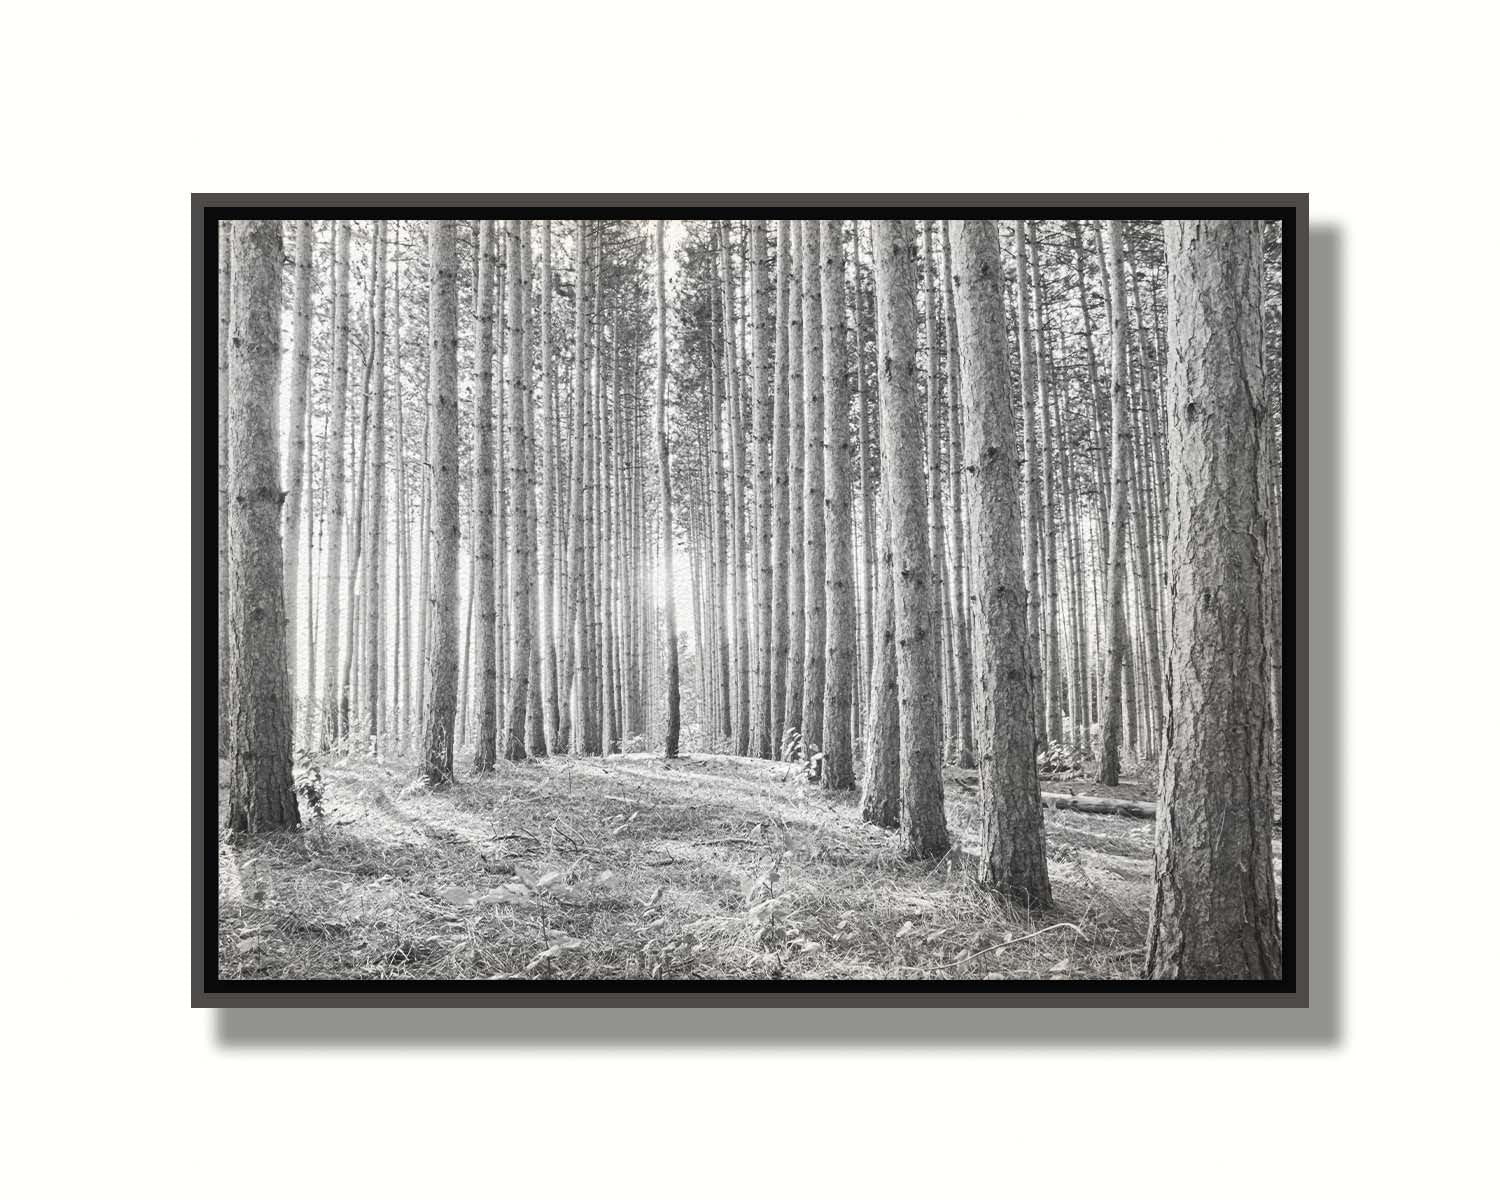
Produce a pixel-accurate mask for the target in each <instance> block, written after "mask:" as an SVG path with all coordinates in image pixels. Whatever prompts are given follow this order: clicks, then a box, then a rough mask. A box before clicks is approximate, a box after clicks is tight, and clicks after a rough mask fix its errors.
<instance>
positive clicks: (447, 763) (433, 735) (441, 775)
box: [422, 221, 458, 786]
mask: <svg viewBox="0 0 1500 1200" xmlns="http://www.w3.org/2000/svg"><path fill="white" fill-rule="evenodd" d="M429 237H430V262H431V272H430V274H431V279H430V283H429V291H428V307H429V311H430V313H431V317H430V335H429V336H430V338H431V350H430V361H431V366H430V367H429V370H428V378H429V399H428V403H429V406H430V411H431V420H432V468H431V469H432V518H431V556H432V581H431V585H430V587H431V611H432V618H431V628H430V630H429V631H428V632H429V638H428V647H427V669H426V676H427V699H426V703H425V705H424V708H425V710H426V722H425V725H424V728H423V731H422V771H423V773H424V774H425V775H426V776H427V778H428V779H429V780H430V781H431V782H432V783H433V785H434V786H438V785H442V784H445V783H448V782H451V781H452V779H453V726H454V718H455V715H456V709H457V707H458V247H457V233H456V228H455V223H454V222H453V221H432V222H430V226H429Z"/></svg>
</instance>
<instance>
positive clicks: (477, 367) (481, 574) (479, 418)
mask: <svg viewBox="0 0 1500 1200" xmlns="http://www.w3.org/2000/svg"><path fill="white" fill-rule="evenodd" d="M478 283H479V294H478V296H477V297H476V298H475V302H474V303H475V309H476V312H475V325H476V331H475V339H474V341H475V353H474V480H473V498H472V502H473V512H474V546H475V552H474V567H475V573H474V578H473V579H472V580H471V582H470V585H469V586H470V591H471V593H474V592H477V594H478V597H479V600H478V604H479V636H478V638H477V639H476V644H475V661H476V662H477V663H478V670H477V671H474V672H472V674H473V677H474V679H475V680H476V684H475V688H474V707H475V730H474V770H475V771H489V770H492V769H493V768H494V766H495V737H496V723H497V721H498V717H497V716H496V695H497V689H498V686H499V685H498V682H497V679H496V676H497V670H496V662H495V657H496V656H495V395H494V379H495V289H494V284H495V222H493V221H480V223H479V279H478Z"/></svg>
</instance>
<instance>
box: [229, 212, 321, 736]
mask: <svg viewBox="0 0 1500 1200" xmlns="http://www.w3.org/2000/svg"><path fill="white" fill-rule="evenodd" d="M231 257H232V250H231V244H230V222H228V221H220V222H219V397H218V400H219V757H220V758H223V757H224V755H226V754H228V753H229V308H230V294H229V293H230V286H231V283H230V281H231V270H230V259H231ZM309 702H310V701H309Z"/></svg>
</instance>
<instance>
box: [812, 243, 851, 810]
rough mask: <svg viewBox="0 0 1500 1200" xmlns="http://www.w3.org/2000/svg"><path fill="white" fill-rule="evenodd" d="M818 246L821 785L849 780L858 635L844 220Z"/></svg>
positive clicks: (837, 787) (840, 786)
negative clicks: (823, 671) (823, 609)
mask: <svg viewBox="0 0 1500 1200" xmlns="http://www.w3.org/2000/svg"><path fill="white" fill-rule="evenodd" d="M819 235H820V241H821V243H822V250H823V264H822V272H823V276H822V301H823V330H822V336H823V405H824V430H823V477H824V482H825V484H826V493H827V507H826V510H825V518H824V522H823V527H824V532H825V535H826V550H825V554H824V564H825V567H826V574H827V579H828V593H827V594H828V609H827V629H828V635H827V641H826V655H825V658H826V663H827V680H826V688H825V692H824V701H823V766H822V771H821V772H820V774H821V776H822V780H823V787H824V788H825V789H827V790H829V791H840V792H842V791H848V790H849V789H850V788H852V787H853V786H854V743H853V729H852V716H853V713H852V707H853V691H854V667H855V653H856V645H855V637H856V634H857V632H858V631H857V622H856V614H855V609H854V531H853V528H852V526H851V524H850V519H851V516H852V503H851V497H850V488H849V468H850V463H851V460H852V459H853V457H854V453H853V446H852V444H851V442H850V438H849V381H848V375H847V373H846V370H845V357H846V355H845V351H846V346H845V338H846V333H845V329H844V232H843V222H842V221H823V222H820V229H819Z"/></svg>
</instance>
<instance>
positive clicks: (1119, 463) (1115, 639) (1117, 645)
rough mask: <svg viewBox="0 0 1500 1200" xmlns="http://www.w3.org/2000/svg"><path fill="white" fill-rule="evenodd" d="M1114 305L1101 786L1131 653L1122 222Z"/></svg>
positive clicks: (1108, 779)
mask: <svg viewBox="0 0 1500 1200" xmlns="http://www.w3.org/2000/svg"><path fill="white" fill-rule="evenodd" d="M1109 240H1110V252H1109V290H1110V293H1111V295H1112V297H1113V299H1112V301H1111V305H1110V318H1111V320H1110V373H1111V385H1110V386H1111V403H1110V479H1111V485H1110V498H1109V548H1110V554H1109V585H1108V590H1109V596H1108V599H1107V600H1106V601H1105V604H1104V612H1105V622H1106V626H1107V629H1108V635H1107V640H1106V643H1105V652H1104V673H1105V680H1106V683H1105V697H1104V730H1103V744H1102V746H1101V747H1100V751H1099V777H1098V778H1099V782H1100V783H1105V784H1109V785H1110V786H1111V787H1112V786H1114V785H1115V784H1117V783H1119V782H1120V716H1121V714H1120V673H1121V669H1122V665H1123V662H1124V656H1125V655H1126V653H1127V652H1128V647H1127V645H1126V628H1127V627H1126V624H1125V520H1126V516H1127V513H1126V509H1127V507H1128V505H1129V503H1130V500H1129V497H1130V466H1131V451H1130V414H1129V412H1128V411H1127V409H1126V399H1127V397H1126V386H1125V372H1126V362H1125V320H1126V314H1125V266H1124V261H1123V259H1122V257H1121V250H1120V222H1119V221H1111V222H1110V223H1109Z"/></svg>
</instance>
